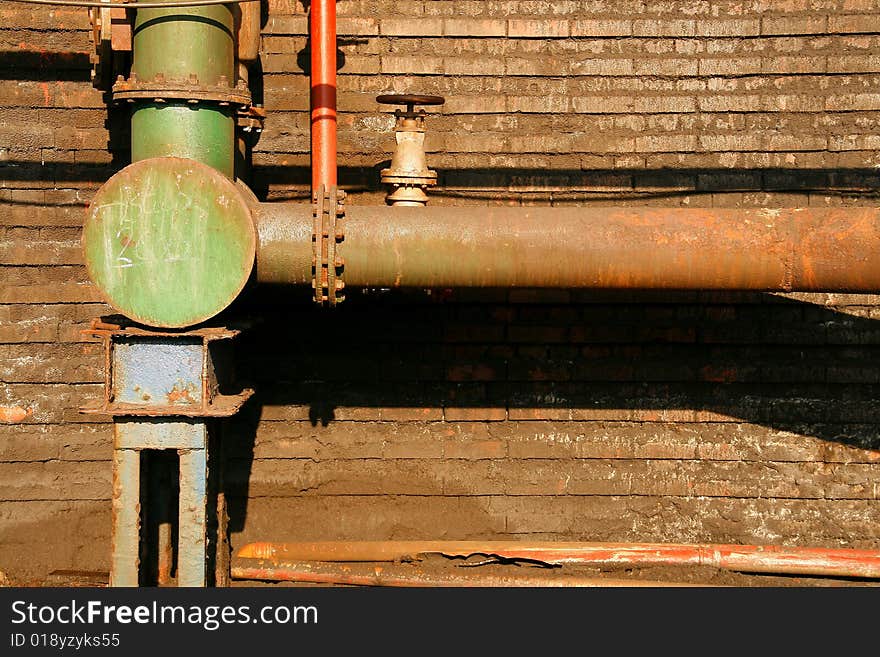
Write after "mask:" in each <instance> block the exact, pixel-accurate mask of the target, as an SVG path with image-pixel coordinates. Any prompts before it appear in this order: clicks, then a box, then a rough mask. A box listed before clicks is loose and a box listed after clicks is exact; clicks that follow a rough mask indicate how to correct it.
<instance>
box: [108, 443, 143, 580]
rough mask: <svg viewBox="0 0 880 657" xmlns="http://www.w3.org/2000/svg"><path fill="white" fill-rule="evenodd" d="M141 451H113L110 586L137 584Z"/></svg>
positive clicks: (138, 571)
mask: <svg viewBox="0 0 880 657" xmlns="http://www.w3.org/2000/svg"><path fill="white" fill-rule="evenodd" d="M140 477H141V453H140V451H138V450H134V449H115V450H114V451H113V508H112V514H113V515H112V524H113V531H112V538H111V543H110V545H111V548H110V586H138V584H139V583H140V582H139V573H140V530H141V505H140V488H141V483H140Z"/></svg>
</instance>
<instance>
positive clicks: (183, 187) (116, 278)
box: [83, 157, 256, 328]
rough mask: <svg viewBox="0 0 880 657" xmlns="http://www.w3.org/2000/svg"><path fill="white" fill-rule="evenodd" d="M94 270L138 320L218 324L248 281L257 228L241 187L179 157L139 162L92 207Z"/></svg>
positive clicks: (87, 234)
mask: <svg viewBox="0 0 880 657" xmlns="http://www.w3.org/2000/svg"><path fill="white" fill-rule="evenodd" d="M83 248H84V250H85V261H86V268H87V270H88V273H89V277H90V278H91V280H92V282H93V283H94V284H95V285H96V286H97V287H98V289H99V290H100V291H101V292H102V293H103V295H104V297H105V298H106V300H107V302H108V303H109V304H110V305H111V306H113V307H114V308H115V309H116V310H118V311H119V312H120V313H122V314H123V315H125V316H126V317H129V318H130V319H133V320H135V321H136V322H140V323H142V324H146V325H148V326H156V327H162V328H183V327H187V326H192V325H194V324H198V323H200V322H203V321H205V320H208V319H210V318H211V317H213V316H214V315H216V314H217V313H219V312H220V311H221V310H223V309H224V308H226V307H227V306H228V305H229V304H230V303H232V301H233V300H234V299H235V298H236V297H237V296H238V294H239V293H240V292H241V290H242V288H244V286H245V283H247V280H248V278H249V277H250V274H251V270H252V269H253V266H254V256H255V253H256V231H255V229H254V222H253V218H252V216H251V211H250V209H249V207H248V204H247V201H246V199H245V197H244V195H243V194H242V192H241V191H240V190H239V189H238V187H237V186H236V185H235V183H233V182H232V181H231V180H229V179H228V178H227V177H226V176H224V175H223V174H221V173H219V172H218V171H216V170H215V169H213V168H211V167H209V166H207V165H205V164H201V163H200V162H196V161H195V160H189V159H185V158H179V157H157V158H151V159H147V160H141V161H139V162H135V163H134V164H131V165H129V166H127V167H125V168H124V169H123V170H122V171H120V172H119V173H117V174H116V175H114V176H113V177H112V178H110V179H109V180H108V181H107V182H106V183H105V184H104V186H103V187H101V189H99V190H98V193H97V194H96V195H95V198H94V199H93V200H92V203H91V205H90V206H89V211H88V216H87V217H86V221H85V226H84V229H83Z"/></svg>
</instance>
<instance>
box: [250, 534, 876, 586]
mask: <svg viewBox="0 0 880 657" xmlns="http://www.w3.org/2000/svg"><path fill="white" fill-rule="evenodd" d="M424 554H442V555H445V556H448V557H468V556H471V555H492V556H497V557H501V558H503V559H509V560H529V561H538V562H541V563H547V564H553V565H564V564H580V565H615V566H618V565H624V566H659V565H663V566H713V567H715V568H721V569H724V570H732V571H737V572H744V573H766V574H788V575H814V576H825V577H864V578H870V579H877V578H880V551H878V550H855V549H845V548H806V547H781V546H776V545H713V544H697V545H689V544H674V543H668V544H664V543H571V542H559V543H552V542H541V543H528V542H518V541H326V542H318V543H250V544H248V545H245V546H244V547H243V548H241V550H239V552H238V556H239V557H242V558H251V559H268V560H295V561H321V562H327V561H342V562H358V561H362V562H382V561H386V562H393V561H403V560H407V559H413V558H418V557H419V555H424Z"/></svg>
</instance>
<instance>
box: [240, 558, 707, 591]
mask: <svg viewBox="0 0 880 657" xmlns="http://www.w3.org/2000/svg"><path fill="white" fill-rule="evenodd" d="M465 571H468V572H465ZM231 575H232V578H233V579H239V580H256V581H267V582H300V583H309V584H334V585H337V586H338V585H349V586H391V587H406V588H409V587H429V588H441V587H448V588H453V587H454V588H463V587H491V588H621V587H652V588H653V587H696V586H701V585H699V584H683V583H677V582H662V581H653V580H635V579H606V578H602V577H584V576H582V575H571V574H567V573H555V574H526V573H517V574H509V575H508V574H497V573H491V574H490V573H484V572H478V569H476V568H469V569H456V568H445V569H437V568H432V569H428V568H423V567H422V566H421V565H418V564H398V563H395V564H378V565H377V564H365V563H348V564H343V563H338V562H331V563H326V562H317V561H306V562H295V561H281V562H274V561H271V562H266V561H260V560H248V559H239V560H237V562H236V563H235V564H233V566H232V570H231Z"/></svg>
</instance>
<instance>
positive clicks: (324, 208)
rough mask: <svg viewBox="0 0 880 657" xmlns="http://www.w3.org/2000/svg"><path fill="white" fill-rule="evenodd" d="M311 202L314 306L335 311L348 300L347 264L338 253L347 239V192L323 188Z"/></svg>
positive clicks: (334, 188) (322, 186) (335, 188)
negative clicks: (346, 290) (338, 249)
mask: <svg viewBox="0 0 880 657" xmlns="http://www.w3.org/2000/svg"><path fill="white" fill-rule="evenodd" d="M312 200H313V203H314V205H313V211H312V217H313V219H314V224H313V228H312V249H313V251H312V287H313V288H314V290H315V303H318V304H322V305H327V306H330V307H332V306H335V305H336V304H337V303H339V302H340V301H343V300H344V299H345V295H344V294H343V293H342V290H343V289H345V282H344V281H343V280H342V273H343V268H344V266H345V260H344V259H343V258H342V256H340V255H339V253H338V251H337V245H338V243H339V242H342V241H343V240H344V239H345V230H344V226H343V220H344V218H345V192H344V191H342V190H341V189H338V188H337V187H335V186H333V187H325V186H324V185H321V187H320V189H318V191H317V192H316V193H315V196H314V198H313V199H312Z"/></svg>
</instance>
